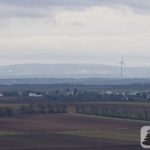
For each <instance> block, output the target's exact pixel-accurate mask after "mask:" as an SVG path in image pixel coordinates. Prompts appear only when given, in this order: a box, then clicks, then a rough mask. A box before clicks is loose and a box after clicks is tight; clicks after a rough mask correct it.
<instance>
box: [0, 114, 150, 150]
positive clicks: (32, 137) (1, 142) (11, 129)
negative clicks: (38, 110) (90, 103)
mask: <svg viewBox="0 0 150 150" xmlns="http://www.w3.org/2000/svg"><path fill="white" fill-rule="evenodd" d="M149 124H150V123H149V122H145V121H131V120H121V119H113V118H105V117H95V116H88V115H79V114H43V115H32V116H23V117H22V116H21V117H20V116H18V117H17V116H15V117H8V118H7V117H6V118H0V131H1V132H0V147H1V148H2V149H5V150H18V149H19V150H20V149H24V150H35V149H40V150H41V149H42V150H48V149H54V150H55V149H57V150H59V149H61V150H69V149H75V150H84V149H87V150H98V149H106V150H110V149H111V148H112V145H113V147H114V149H116V148H117V147H119V149H122V150H124V148H125V147H127V148H128V149H129V150H130V149H131V150H132V149H134V148H135V149H136V150H138V149H139V150H140V149H141V148H140V146H139V131H140V128H141V127H142V126H143V125H149ZM114 135H115V136H114Z"/></svg>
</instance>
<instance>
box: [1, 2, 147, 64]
mask: <svg viewBox="0 0 150 150" xmlns="http://www.w3.org/2000/svg"><path fill="white" fill-rule="evenodd" d="M0 17H1V20H0V34H1V37H0V50H1V54H0V65H1V66H6V65H12V64H28V63H44V64H59V63H86V64H87V63H88V64H94V63H95V64H106V65H112V66H119V65H118V64H117V63H118V62H119V61H120V58H121V57H122V56H124V57H125V63H126V66H128V67H131V66H146V67H148V66H150V61H149V56H150V51H149V49H150V44H149V38H150V28H149V26H150V1H147V0H121V1H118V0H76V1H74V0H58V1H54V0H42V1H41V0H26V1H23V0H11V1H9V0H1V1H0Z"/></svg>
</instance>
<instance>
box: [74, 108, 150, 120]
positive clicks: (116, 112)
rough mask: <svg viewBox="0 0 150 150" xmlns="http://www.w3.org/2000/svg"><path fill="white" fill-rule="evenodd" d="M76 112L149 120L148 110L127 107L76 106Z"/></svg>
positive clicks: (149, 113)
mask: <svg viewBox="0 0 150 150" xmlns="http://www.w3.org/2000/svg"><path fill="white" fill-rule="evenodd" d="M77 113H83V114H89V115H97V116H106V117H115V118H123V119H136V120H150V111H149V110H143V111H132V110H128V109H117V108H115V109H111V108H106V107H104V108H98V107H80V106H79V107H77Z"/></svg>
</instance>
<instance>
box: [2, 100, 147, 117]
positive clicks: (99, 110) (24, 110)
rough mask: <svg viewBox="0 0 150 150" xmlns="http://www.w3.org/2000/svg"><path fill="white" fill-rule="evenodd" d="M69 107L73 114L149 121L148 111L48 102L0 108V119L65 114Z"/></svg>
mask: <svg viewBox="0 0 150 150" xmlns="http://www.w3.org/2000/svg"><path fill="white" fill-rule="evenodd" d="M70 107H72V108H74V110H73V112H75V113H82V114H89V115H97V116H106V117H115V118H124V119H136V120H150V110H143V111H142V110H140V111H138V110H137V111H133V110H131V109H128V108H122V109H121V108H120V109H119V108H118V109H117V108H111V107H106V106H105V107H98V106H85V105H74V106H70V105H69V104H59V103H58V104H57V103H55V104H52V103H49V102H43V103H30V104H28V105H22V106H20V107H19V108H17V109H16V108H13V107H11V106H9V107H0V117H5V116H12V115H32V114H45V113H67V112H70V110H69V108H70ZM72 108H71V109H72ZM71 112H72V110H71Z"/></svg>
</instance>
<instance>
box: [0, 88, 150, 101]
mask: <svg viewBox="0 0 150 150" xmlns="http://www.w3.org/2000/svg"><path fill="white" fill-rule="evenodd" d="M0 97H1V98H5V97H30V98H34V99H36V98H41V99H48V100H50V101H150V92H144V91H134V92H112V91H105V92H98V91H90V92H89V91H81V90H78V89H76V88H75V89H69V88H67V89H64V90H50V91H48V90H47V91H32V90H29V91H28V90H25V91H1V92H0Z"/></svg>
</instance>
